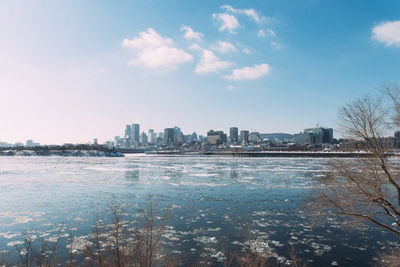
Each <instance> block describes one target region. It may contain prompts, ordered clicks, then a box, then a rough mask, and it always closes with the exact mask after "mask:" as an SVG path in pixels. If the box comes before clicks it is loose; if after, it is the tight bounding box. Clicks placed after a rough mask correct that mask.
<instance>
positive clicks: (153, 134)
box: [148, 129, 156, 144]
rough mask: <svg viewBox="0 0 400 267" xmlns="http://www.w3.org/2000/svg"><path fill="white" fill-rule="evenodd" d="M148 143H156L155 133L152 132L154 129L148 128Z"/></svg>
mask: <svg viewBox="0 0 400 267" xmlns="http://www.w3.org/2000/svg"><path fill="white" fill-rule="evenodd" d="M148 137H149V143H150V144H155V143H156V133H155V132H154V129H149V136H148Z"/></svg>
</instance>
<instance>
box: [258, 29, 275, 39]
mask: <svg viewBox="0 0 400 267" xmlns="http://www.w3.org/2000/svg"><path fill="white" fill-rule="evenodd" d="M257 36H258V37H267V36H270V37H275V36H276V33H275V32H274V31H273V30H271V29H266V30H259V31H258V32H257Z"/></svg>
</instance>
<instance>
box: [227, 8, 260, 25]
mask: <svg viewBox="0 0 400 267" xmlns="http://www.w3.org/2000/svg"><path fill="white" fill-rule="evenodd" d="M221 8H223V9H225V10H226V11H228V12H232V13H235V14H245V15H246V16H248V17H250V18H252V19H253V20H254V21H255V22H258V23H259V22H262V21H264V20H266V18H265V17H263V16H259V15H258V13H257V11H255V10H254V9H253V8H249V9H236V8H233V7H232V6H230V5H224V6H221Z"/></svg>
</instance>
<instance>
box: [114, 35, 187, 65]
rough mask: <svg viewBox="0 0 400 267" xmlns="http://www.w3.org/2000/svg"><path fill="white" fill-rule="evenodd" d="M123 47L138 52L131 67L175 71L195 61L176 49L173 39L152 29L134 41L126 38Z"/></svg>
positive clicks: (130, 63) (184, 52) (131, 62)
mask: <svg viewBox="0 0 400 267" xmlns="http://www.w3.org/2000/svg"><path fill="white" fill-rule="evenodd" d="M122 46H123V47H126V48H130V49H134V50H136V51H137V57H136V59H134V60H132V61H130V62H129V65H144V66H146V67H149V68H161V67H166V68H172V69H174V68H176V67H177V66H178V65H180V64H182V63H185V62H190V61H193V56H192V55H190V54H188V53H187V52H186V51H184V50H182V49H179V48H176V47H175V46H174V42H173V40H172V39H170V38H164V37H162V36H161V35H160V34H158V33H157V32H156V31H155V30H153V29H152V28H149V29H147V31H145V32H140V33H139V36H138V37H136V38H133V39H132V40H129V39H127V38H125V39H124V40H123V41H122Z"/></svg>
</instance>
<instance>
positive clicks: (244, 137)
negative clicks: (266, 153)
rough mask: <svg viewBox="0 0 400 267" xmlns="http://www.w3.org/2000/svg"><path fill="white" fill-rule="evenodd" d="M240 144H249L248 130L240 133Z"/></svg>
mask: <svg viewBox="0 0 400 267" xmlns="http://www.w3.org/2000/svg"><path fill="white" fill-rule="evenodd" d="M240 142H244V143H247V142H249V131H246V130H243V131H240Z"/></svg>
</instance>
